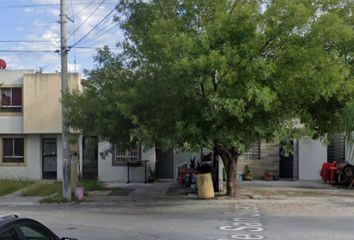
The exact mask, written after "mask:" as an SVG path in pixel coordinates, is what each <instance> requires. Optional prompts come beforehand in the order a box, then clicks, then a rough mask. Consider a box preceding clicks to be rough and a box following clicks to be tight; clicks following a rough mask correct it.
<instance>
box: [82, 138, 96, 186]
mask: <svg viewBox="0 0 354 240" xmlns="http://www.w3.org/2000/svg"><path fill="white" fill-rule="evenodd" d="M82 147H83V164H82V171H83V173H82V175H83V178H84V179H89V180H97V178H98V139H97V137H84V138H83V141H82Z"/></svg>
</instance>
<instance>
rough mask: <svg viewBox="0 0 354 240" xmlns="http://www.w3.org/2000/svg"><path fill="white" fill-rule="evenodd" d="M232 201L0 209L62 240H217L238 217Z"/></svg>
mask: <svg viewBox="0 0 354 240" xmlns="http://www.w3.org/2000/svg"><path fill="white" fill-rule="evenodd" d="M233 202H234V201H218V200H211V201H206V200H204V201H198V200H183V201H174V200H167V201H166V200H164V201H153V202H138V203H137V202H132V203H123V204H122V203H120V204H121V205H120V206H119V204H118V203H117V205H116V206H103V207H100V206H89V207H86V206H81V205H78V206H60V205H43V206H42V205H41V206H21V207H4V206H2V207H0V213H2V214H3V213H6V212H15V213H17V214H19V215H20V216H26V217H30V218H34V219H37V220H39V221H40V222H42V223H43V224H45V225H46V226H48V227H49V228H50V229H51V230H53V231H54V232H55V233H56V234H57V235H58V236H60V237H74V238H77V239H80V240H84V239H86V240H98V239H99V240H119V239H121V240H133V239H134V240H135V239H144V240H145V239H146V240H150V239H151V240H152V239H154V240H155V239H166V240H167V239H170V240H177V239H188V240H206V239H219V238H223V237H225V236H227V235H226V234H227V232H225V231H222V230H219V229H218V227H220V226H222V225H225V224H227V223H228V222H230V221H232V219H233V218H234V217H235V214H234V211H233V210H234V209H233Z"/></svg>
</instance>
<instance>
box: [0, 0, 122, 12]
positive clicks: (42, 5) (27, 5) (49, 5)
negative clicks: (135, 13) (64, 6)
mask: <svg viewBox="0 0 354 240" xmlns="http://www.w3.org/2000/svg"><path fill="white" fill-rule="evenodd" d="M86 4H87V2H74V3H73V5H86ZM105 4H117V1H112V2H106V3H105ZM58 6H60V4H59V3H43V4H13V5H1V4H0V10H5V9H9V8H30V7H58Z"/></svg>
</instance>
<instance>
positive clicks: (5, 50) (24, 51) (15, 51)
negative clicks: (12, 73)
mask: <svg viewBox="0 0 354 240" xmlns="http://www.w3.org/2000/svg"><path fill="white" fill-rule="evenodd" d="M0 52H3V53H58V50H8V49H0Z"/></svg>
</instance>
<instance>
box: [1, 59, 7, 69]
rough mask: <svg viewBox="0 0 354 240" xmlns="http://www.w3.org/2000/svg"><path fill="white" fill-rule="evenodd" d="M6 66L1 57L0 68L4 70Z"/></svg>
mask: <svg viewBox="0 0 354 240" xmlns="http://www.w3.org/2000/svg"><path fill="white" fill-rule="evenodd" d="M5 68H6V62H5V60H3V59H0V70H4V69H5Z"/></svg>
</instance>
